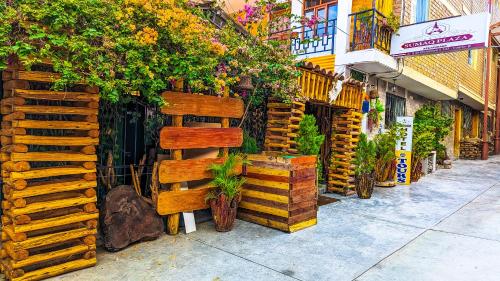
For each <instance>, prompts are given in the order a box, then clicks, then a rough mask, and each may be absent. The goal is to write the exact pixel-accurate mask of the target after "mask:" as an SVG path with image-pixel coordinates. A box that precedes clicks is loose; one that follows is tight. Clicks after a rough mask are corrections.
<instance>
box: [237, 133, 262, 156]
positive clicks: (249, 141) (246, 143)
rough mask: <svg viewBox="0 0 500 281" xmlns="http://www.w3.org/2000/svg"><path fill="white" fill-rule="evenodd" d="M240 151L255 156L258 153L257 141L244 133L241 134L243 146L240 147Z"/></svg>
mask: <svg viewBox="0 0 500 281" xmlns="http://www.w3.org/2000/svg"><path fill="white" fill-rule="evenodd" d="M241 151H242V152H243V153H247V154H255V153H258V152H259V146H258V145H257V140H255V138H253V137H251V136H250V135H249V134H248V133H247V132H244V134H243V144H242V145H241Z"/></svg>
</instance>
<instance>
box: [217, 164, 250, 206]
mask: <svg viewBox="0 0 500 281" xmlns="http://www.w3.org/2000/svg"><path fill="white" fill-rule="evenodd" d="M246 162H248V161H246V160H243V159H242V158H241V157H238V156H237V155H236V154H229V156H228V157H227V159H226V161H224V163H222V164H212V165H211V166H210V168H209V169H210V171H212V174H213V179H212V181H211V182H210V184H211V185H213V186H214V189H213V190H212V192H210V193H209V194H208V198H207V199H215V198H217V197H218V196H219V195H221V194H223V195H225V196H226V197H227V199H228V201H231V200H232V199H233V198H234V197H236V196H237V195H238V194H239V192H240V190H241V186H243V184H244V183H245V178H243V177H241V176H239V175H238V174H236V173H235V169H236V166H237V165H241V164H248V163H246Z"/></svg>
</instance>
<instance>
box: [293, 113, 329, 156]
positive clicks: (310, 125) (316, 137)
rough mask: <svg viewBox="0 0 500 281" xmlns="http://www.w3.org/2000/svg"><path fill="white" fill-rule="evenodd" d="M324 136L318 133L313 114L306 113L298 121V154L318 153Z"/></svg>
mask: <svg viewBox="0 0 500 281" xmlns="http://www.w3.org/2000/svg"><path fill="white" fill-rule="evenodd" d="M324 141H325V136H324V135H321V134H320V133H319V129H318V126H317V125H316V118H315V117H314V115H310V114H306V115H304V118H303V119H302V120H301V121H300V123H299V133H298V137H297V147H298V151H299V153H300V154H303V155H318V154H319V151H320V149H321V145H322V144H323V142H324Z"/></svg>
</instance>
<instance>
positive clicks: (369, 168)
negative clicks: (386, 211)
mask: <svg viewBox="0 0 500 281" xmlns="http://www.w3.org/2000/svg"><path fill="white" fill-rule="evenodd" d="M376 157H377V151H376V148H375V142H374V141H372V140H368V137H367V136H366V135H365V134H361V135H360V138H359V142H358V147H357V148H356V156H355V158H354V164H355V165H356V169H355V183H356V193H357V194H358V197H359V198H361V199H369V198H370V197H371V196H372V193H373V186H374V185H375V177H374V170H375V160H376Z"/></svg>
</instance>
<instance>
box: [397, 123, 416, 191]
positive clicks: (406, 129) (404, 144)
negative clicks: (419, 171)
mask: <svg viewBox="0 0 500 281" xmlns="http://www.w3.org/2000/svg"><path fill="white" fill-rule="evenodd" d="M396 123H398V124H400V125H401V126H402V128H403V135H402V136H401V139H400V140H398V142H397V143H396V158H397V163H396V183H397V184H402V185H409V184H410V179H411V149H412V141H413V117H396Z"/></svg>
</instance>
